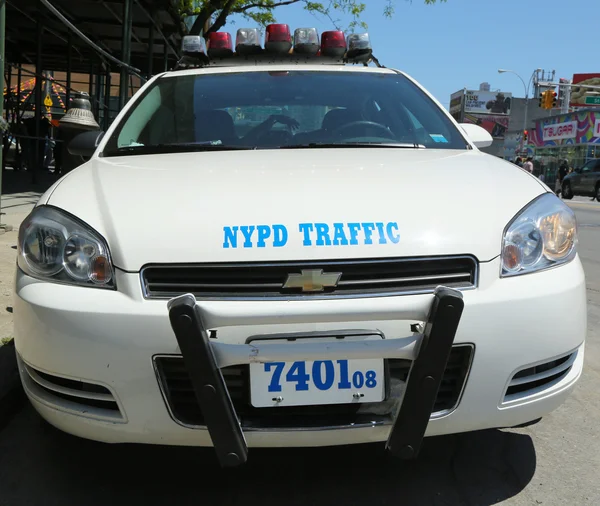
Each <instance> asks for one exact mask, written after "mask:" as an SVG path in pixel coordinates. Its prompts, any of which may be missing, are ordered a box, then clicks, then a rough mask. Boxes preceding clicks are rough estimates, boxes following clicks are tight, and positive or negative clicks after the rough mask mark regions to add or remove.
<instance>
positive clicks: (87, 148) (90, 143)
mask: <svg viewBox="0 0 600 506" xmlns="http://www.w3.org/2000/svg"><path fill="white" fill-rule="evenodd" d="M102 137H104V132H99V131H98V130H93V131H91V132H83V133H80V134H79V135H76V136H75V137H74V138H73V140H72V141H71V142H70V143H69V145H68V147H67V149H68V150H69V153H71V154H72V155H74V156H83V157H85V158H91V157H92V155H93V154H94V153H95V152H96V149H97V148H98V145H99V144H100V141H101V140H102Z"/></svg>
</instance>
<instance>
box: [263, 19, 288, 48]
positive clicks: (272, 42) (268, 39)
mask: <svg viewBox="0 0 600 506" xmlns="http://www.w3.org/2000/svg"><path fill="white" fill-rule="evenodd" d="M265 49H266V50H267V51H270V52H275V53H288V52H289V51H290V49H292V34H291V32H290V27H289V25H282V24H273V25H268V26H267V29H266V31H265Z"/></svg>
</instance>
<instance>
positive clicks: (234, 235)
mask: <svg viewBox="0 0 600 506" xmlns="http://www.w3.org/2000/svg"><path fill="white" fill-rule="evenodd" d="M294 233H297V234H299V236H300V238H301V240H302V245H303V246H305V247H311V246H358V245H373V244H398V243H399V242H400V232H399V228H398V223H397V222H394V221H390V222H366V223H361V222H352V223H331V224H328V223H299V224H298V228H297V230H295V231H294ZM289 237H290V232H288V229H287V227H286V226H285V225H280V224H277V225H236V226H230V227H223V248H225V249H229V248H267V247H272V248H282V247H284V246H285V245H286V244H287V243H288V240H289Z"/></svg>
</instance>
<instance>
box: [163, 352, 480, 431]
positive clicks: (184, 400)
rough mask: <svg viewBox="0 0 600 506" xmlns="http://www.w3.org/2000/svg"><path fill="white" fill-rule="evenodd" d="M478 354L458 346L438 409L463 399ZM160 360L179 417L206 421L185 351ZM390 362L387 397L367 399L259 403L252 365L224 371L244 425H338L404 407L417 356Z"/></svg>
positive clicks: (377, 418)
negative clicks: (255, 398) (253, 388)
mask: <svg viewBox="0 0 600 506" xmlns="http://www.w3.org/2000/svg"><path fill="white" fill-rule="evenodd" d="M472 356H473V346H471V345H457V346H454V347H453V348H452V352H451V354H450V358H449V359H448V365H447V367H446V370H445V372H444V377H443V379H442V384H441V385H440V390H439V392H438V396H437V399H436V402H435V405H434V408H433V411H432V415H434V416H435V415H436V414H437V415H439V414H442V413H444V412H447V411H450V410H452V409H453V408H455V407H456V406H457V405H458V402H459V401H460V395H461V393H462V390H463V386H464V384H465V381H466V379H467V375H468V372H469V368H470V364H471V361H472ZM154 361H155V364H156V370H157V374H158V381H159V382H160V384H161V389H162V392H163V394H164V396H165V401H166V403H167V405H168V408H169V411H170V412H171V414H172V416H173V418H174V419H175V420H176V421H178V422H180V423H182V424H184V425H187V426H203V425H204V416H203V414H202V410H201V409H200V406H199V405H198V402H197V401H196V397H195V395H194V390H193V388H192V384H191V382H190V378H189V376H188V373H187V371H186V369H185V366H184V363H183V359H182V358H181V356H159V357H155V359H154ZM385 362H386V369H387V371H388V373H387V374H388V382H387V383H388V384H387V386H388V395H387V397H386V400H384V401H383V402H377V403H364V404H332V405H324V406H291V407H280V408H255V407H253V406H252V405H251V404H250V378H249V366H247V365H236V366H231V367H225V368H223V369H221V372H222V373H223V377H224V379H225V382H226V384H227V389H228V391H229V395H230V397H231V400H232V402H233V405H234V407H235V410H236V412H237V415H238V417H239V419H240V422H241V424H242V427H243V428H244V429H252V428H264V429H269V428H271V429H272V428H311V427H313V428H316V427H336V426H348V425H355V424H362V423H372V422H387V421H389V420H390V415H391V414H392V413H394V412H395V411H396V409H397V407H398V402H399V400H400V398H401V395H402V392H403V386H404V384H405V382H406V379H407V378H408V374H409V372H410V367H411V361H410V360H396V359H390V360H386V361H385Z"/></svg>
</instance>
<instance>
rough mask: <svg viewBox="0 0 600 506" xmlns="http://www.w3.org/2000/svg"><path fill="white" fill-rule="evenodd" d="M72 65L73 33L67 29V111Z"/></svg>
mask: <svg viewBox="0 0 600 506" xmlns="http://www.w3.org/2000/svg"><path fill="white" fill-rule="evenodd" d="M72 67H73V35H72V34H71V31H70V30H69V36H68V38H67V90H66V93H65V107H66V108H67V111H68V110H69V109H70V107H71V69H72Z"/></svg>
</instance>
